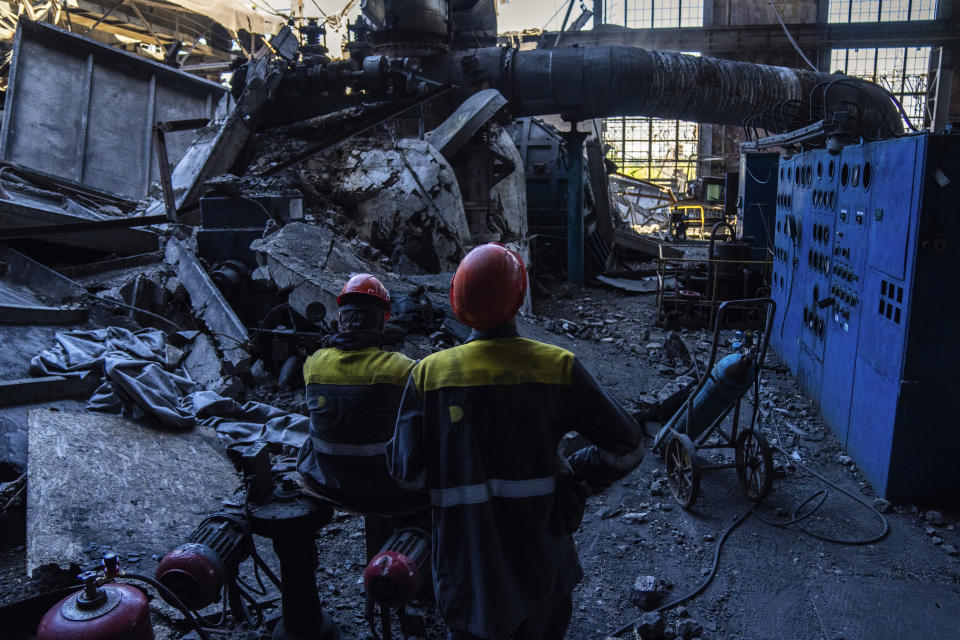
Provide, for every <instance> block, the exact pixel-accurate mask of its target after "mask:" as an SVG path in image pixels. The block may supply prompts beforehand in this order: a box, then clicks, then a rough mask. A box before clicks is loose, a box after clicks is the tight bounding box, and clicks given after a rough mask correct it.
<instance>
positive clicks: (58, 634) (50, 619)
mask: <svg viewBox="0 0 960 640" xmlns="http://www.w3.org/2000/svg"><path fill="white" fill-rule="evenodd" d="M80 580H82V581H83V590H81V591H78V592H77V593H74V594H72V595H69V596H67V597H66V598H64V599H63V600H61V601H60V602H58V603H57V604H55V605H54V606H53V607H52V608H51V609H50V610H49V611H47V613H46V614H45V615H44V616H43V619H42V620H41V621H40V626H39V627H37V640H153V626H152V625H151V624H150V607H149V605H148V603H147V597H146V596H145V595H144V594H143V592H142V591H140V590H139V589H137V588H136V587H132V586H130V585H128V584H116V583H110V584H105V585H102V586H99V587H98V586H97V574H96V573H95V572H93V571H85V572H84V573H82V574H80Z"/></svg>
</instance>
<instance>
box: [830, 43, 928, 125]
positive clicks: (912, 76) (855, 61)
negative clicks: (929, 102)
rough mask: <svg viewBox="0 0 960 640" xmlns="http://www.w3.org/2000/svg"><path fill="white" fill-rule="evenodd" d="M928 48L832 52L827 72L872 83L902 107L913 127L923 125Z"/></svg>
mask: <svg viewBox="0 0 960 640" xmlns="http://www.w3.org/2000/svg"><path fill="white" fill-rule="evenodd" d="M930 52H931V48H930V47H882V48H879V49H872V48H864V49H834V50H833V51H832V52H831V56H830V69H831V70H836V71H841V72H844V73H846V74H847V75H851V76H856V77H858V78H865V79H867V80H872V81H873V82H876V83H877V84H879V85H880V86H882V87H883V88H885V89H887V90H888V91H890V92H891V93H892V94H893V95H894V96H896V98H897V100H899V101H900V103H901V104H902V105H903V109H904V111H905V112H906V113H907V116H909V118H910V120H911V122H913V124H914V125H915V126H920V125H922V124H923V121H924V110H925V108H926V106H925V105H926V93H927V84H928V65H929V63H930Z"/></svg>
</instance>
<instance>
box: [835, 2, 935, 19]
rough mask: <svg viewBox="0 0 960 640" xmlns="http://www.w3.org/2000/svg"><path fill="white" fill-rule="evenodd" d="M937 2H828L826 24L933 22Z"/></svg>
mask: <svg viewBox="0 0 960 640" xmlns="http://www.w3.org/2000/svg"><path fill="white" fill-rule="evenodd" d="M936 12H937V0H830V6H829V8H828V10H827V22H833V23H837V22H877V21H878V20H879V21H881V22H899V21H907V20H933V19H934V18H935V17H936Z"/></svg>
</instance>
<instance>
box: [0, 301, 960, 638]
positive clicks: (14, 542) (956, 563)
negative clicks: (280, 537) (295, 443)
mask: <svg viewBox="0 0 960 640" xmlns="http://www.w3.org/2000/svg"><path fill="white" fill-rule="evenodd" d="M547 289H548V290H549V292H550V293H549V294H548V295H546V296H541V297H540V299H538V300H537V302H536V305H535V307H534V310H533V312H532V313H530V314H526V315H525V316H524V317H522V318H521V319H520V321H519V330H520V333H521V334H522V335H524V336H526V337H530V338H533V339H537V340H542V341H545V342H549V343H553V344H556V345H558V346H561V347H564V348H567V349H569V350H571V351H572V352H574V353H575V354H576V355H577V356H578V357H579V358H580V359H581V360H582V361H583V363H584V364H585V366H586V367H587V368H588V369H589V370H590V371H591V372H592V373H593V374H594V375H595V376H596V377H597V379H598V380H599V381H600V382H601V384H602V385H603V386H604V387H605V388H606V389H607V390H608V391H609V393H610V394H611V395H612V396H613V397H614V398H616V399H617V400H618V401H619V402H620V403H621V404H623V406H624V407H625V408H626V409H627V410H628V411H631V412H633V413H634V414H635V415H637V416H639V417H649V414H650V407H651V404H652V403H655V402H656V399H657V394H658V392H659V391H660V390H662V389H663V388H664V387H665V386H667V385H669V383H671V382H672V381H673V380H674V379H676V378H677V377H678V376H681V375H691V370H692V369H693V367H692V363H691V362H690V361H689V359H688V358H687V357H686V356H685V355H684V354H683V353H681V352H678V351H677V350H675V349H674V348H672V347H675V346H676V344H677V343H678V342H682V343H683V344H684V345H687V346H689V348H690V349H692V350H693V351H694V352H695V353H696V355H697V357H698V360H699V367H700V369H701V370H702V369H703V366H704V365H705V363H706V361H707V359H708V357H709V349H710V336H709V335H708V333H707V332H705V331H703V330H680V331H677V332H676V333H675V334H674V335H671V332H669V331H666V330H664V329H661V328H659V327H657V326H656V324H655V323H656V318H657V310H656V306H655V301H654V297H653V296H642V295H641V296H630V295H626V294H624V293H621V292H618V291H612V290H608V289H603V288H597V287H588V288H586V289H583V290H579V289H576V288H572V287H568V286H566V285H559V284H556V286H554V285H553V284H551V286H549V287H547ZM106 320H108V319H104V318H99V319H98V321H106ZM109 320H110V321H116V320H117V319H116V318H110V319H109ZM32 331H37V332H38V333H36V335H31V336H30V337H31V339H32V341H33V342H35V343H36V344H31V345H28V347H31V348H32V347H34V346H39V347H41V348H42V347H44V346H46V344H47V343H48V342H49V339H50V337H51V335H52V330H46V329H43V330H39V329H34V330H32ZM732 339H733V334H732V333H730V332H725V333H724V334H722V340H723V342H722V344H721V353H724V352H727V351H729V349H730V344H729V343H730V341H731V340H732ZM420 342H421V346H422V349H423V350H424V351H429V350H432V349H435V348H436V345H433V344H432V343H431V341H429V340H427V339H424V340H423V341H420ZM437 344H443V343H442V342H438V343H437ZM28 350H29V349H28ZM421 355H422V354H421ZM247 393H248V399H253V400H260V401H265V402H269V403H272V404H274V405H276V406H281V407H284V408H287V409H290V410H293V411H299V412H302V411H303V410H304V402H303V395H302V393H303V392H302V390H290V389H281V388H279V387H277V386H276V385H275V384H272V383H271V382H270V380H269V379H266V378H264V379H263V380H261V384H259V385H257V386H255V387H253V388H250V389H248V390H247ZM749 398H750V396H749V395H748V400H747V401H746V402H745V406H744V411H743V415H744V416H749V415H750V413H751V409H752V406H751V404H750V400H749ZM760 398H761V407H760V411H759V424H758V427H759V429H760V431H761V432H762V433H763V434H764V435H765V436H766V438H767V439H768V440H769V441H770V442H771V443H773V444H776V445H777V446H779V447H781V448H783V449H784V450H785V451H787V452H789V454H790V455H789V456H782V455H777V456H776V457H775V460H776V463H775V464H776V471H777V477H776V479H775V481H774V486H773V490H772V492H771V494H770V496H769V497H768V498H767V499H765V500H764V501H763V502H762V503H761V504H760V505H758V506H755V505H753V504H752V503H751V502H750V501H749V500H748V499H747V498H746V496H745V495H744V492H743V489H742V487H741V485H740V483H739V481H738V478H737V474H736V472H735V471H734V470H732V469H727V470H719V471H713V472H706V473H704V474H703V478H702V483H701V487H700V496H699V499H698V500H697V502H696V504H695V505H694V507H693V508H691V509H689V510H684V509H681V508H679V507H678V506H677V504H676V503H675V501H674V499H673V497H672V495H671V493H670V489H669V486H668V483H667V481H666V477H665V474H664V463H663V460H662V459H661V458H660V457H659V456H657V455H655V454H653V453H648V454H647V456H646V458H645V459H644V461H643V463H642V464H641V465H640V466H639V468H637V469H636V470H635V471H634V472H632V473H631V474H630V475H628V476H627V477H626V478H624V479H623V480H621V481H620V482H617V483H615V484H614V485H613V486H612V487H610V488H609V489H608V490H607V491H605V492H604V493H602V494H600V495H597V496H594V497H592V498H590V500H589V503H588V506H587V513H586V516H585V518H584V521H583V525H582V527H581V529H580V531H578V532H577V533H576V535H575V540H576V543H577V546H578V549H579V552H580V558H581V562H582V565H583V569H584V578H583V580H582V581H581V582H580V584H579V585H578V587H577V590H576V592H575V593H574V614H573V619H572V621H571V626H570V631H569V633H568V634H567V637H569V638H577V639H581V638H582V639H592V638H596V639H597V640H601V639H603V638H605V637H607V635H608V634H610V633H611V632H612V631H614V630H617V629H619V628H621V627H623V626H624V625H627V624H628V623H630V622H631V621H634V620H636V621H637V622H638V626H637V629H638V631H637V634H636V635H634V634H632V633H631V632H628V633H627V634H626V635H625V636H624V637H634V638H636V637H639V638H642V639H644V640H651V639H658V638H668V639H670V638H680V637H682V638H684V639H685V640H690V639H693V638H715V639H718V638H724V639H726V638H757V639H766V638H775V637H788V638H798V639H806V638H810V639H820V638H828V639H836V638H851V639H854V638H893V637H898V638H900V637H917V638H920V637H936V638H956V637H960V631H958V627H957V625H956V620H957V619H960V618H958V617H957V616H958V615H960V556H958V555H957V554H958V552H957V548H958V546H960V532H958V530H957V526H958V515H957V514H955V513H944V512H937V511H931V510H927V509H921V508H917V507H915V506H911V505H890V504H888V503H886V502H885V501H883V500H879V499H877V498H876V496H875V495H874V492H873V490H872V489H871V487H870V485H869V484H868V483H867V482H866V480H865V479H864V478H863V477H862V476H861V474H860V473H859V472H858V470H857V468H856V466H855V464H854V463H853V461H852V460H851V459H850V458H849V457H847V456H846V455H845V454H844V453H843V451H842V448H841V446H840V445H839V443H838V442H837V440H836V438H835V437H834V435H833V433H832V432H831V431H830V430H829V428H828V427H827V426H826V425H825V423H824V422H823V420H822V417H821V416H820V415H819V413H818V411H817V409H816V408H815V407H814V406H813V405H812V404H811V403H810V402H809V401H807V400H806V399H805V398H804V396H803V395H802V394H801V393H800V391H799V390H798V388H797V385H796V383H795V381H794V380H793V378H792V377H791V376H790V374H789V373H788V372H787V370H786V368H785V367H784V366H783V365H782V364H781V363H780V362H779V361H778V359H777V357H776V355H775V354H774V353H772V352H771V353H769V354H768V356H767V361H766V362H765V366H764V370H763V372H762V374H761V379H760ZM71 402H72V401H67V403H66V404H65V405H64V407H65V408H69V407H68V406H67V405H70V403H71ZM70 406H79V403H74V404H73V405H70ZM744 419H748V418H744ZM657 426H658V425H657V424H655V423H653V422H649V423H647V424H646V428H647V433H648V435H649V436H652V435H653V434H654V433H655V429H656V428H657ZM725 428H729V425H727V426H726V427H725ZM11 433H13V432H11ZM11 437H13V438H14V439H16V436H15V434H14V436H11ZM648 444H649V443H648ZM703 457H704V458H705V459H708V460H709V459H711V458H712V460H711V461H714V462H721V461H729V460H731V459H732V452H731V451H730V450H728V449H718V450H715V451H714V453H713V454H712V455H710V454H705V455H703ZM801 464H803V465H807V466H809V467H810V468H811V469H813V470H815V471H817V472H818V473H820V474H821V475H823V476H824V477H825V478H826V479H828V480H829V481H831V482H833V483H835V484H836V485H838V486H839V487H842V488H844V489H846V490H847V491H850V492H852V493H853V494H854V495H856V496H858V497H860V498H861V499H862V500H864V501H865V502H866V503H867V504H869V505H873V506H875V507H876V508H877V509H878V510H879V511H880V512H882V514H883V517H884V518H885V519H886V522H888V523H889V534H888V535H886V537H884V538H883V539H882V540H879V541H876V542H871V543H869V544H856V545H850V544H838V543H835V542H828V541H826V540H822V539H819V538H817V537H815V535H811V534H810V533H805V532H803V531H801V530H800V529H799V527H797V526H786V527H776V526H772V525H770V524H767V523H765V522H763V521H761V519H760V517H757V516H762V517H763V518H766V519H768V520H773V521H779V522H781V523H782V522H784V521H789V520H790V519H791V518H793V517H794V516H795V515H803V514H805V513H806V512H807V511H808V510H811V509H812V508H813V507H814V506H816V505H817V504H818V503H819V502H820V500H821V499H823V500H824V502H823V504H822V505H821V506H820V507H819V509H817V510H816V512H815V513H814V514H813V515H812V516H810V517H808V518H806V519H804V520H803V521H802V522H801V523H800V524H801V525H802V526H803V527H804V528H805V529H807V530H809V532H811V533H812V534H819V535H821V536H824V537H834V538H843V539H846V540H848V541H851V542H858V541H861V540H863V539H866V538H871V537H876V536H877V535H878V534H880V533H882V532H883V527H884V523H883V521H881V520H880V519H879V518H878V516H877V514H875V513H874V512H873V511H871V510H870V509H868V508H867V507H866V506H863V505H862V504H860V503H858V502H854V501H853V500H851V499H849V498H848V497H846V496H844V495H843V494H841V493H840V492H839V491H837V490H836V489H834V488H832V487H829V486H827V485H825V484H824V483H823V482H822V481H820V480H819V479H817V478H814V477H813V476H811V475H809V474H808V473H807V472H806V471H804V470H803V468H802V467H801V466H800V465H801ZM822 490H826V492H827V493H826V494H824V495H820V494H818V492H820V491H822ZM7 506H8V507H9V509H8V510H7V515H6V516H5V521H4V531H5V532H6V531H8V530H12V529H13V528H15V527H17V522H18V520H17V517H18V516H17V513H18V510H19V512H20V513H21V515H20V516H19V517H20V518H21V520H20V522H22V496H20V497H17V496H14V497H13V499H12V500H11V501H10V504H9V505H7ZM753 510H755V511H756V514H757V515H756V516H754V515H751V516H748V517H746V519H745V520H743V521H742V522H741V523H740V524H739V526H737V527H736V528H735V529H734V530H733V531H732V532H730V533H729V535H728V536H726V537H725V536H724V534H725V532H726V531H727V530H728V529H729V528H730V527H731V525H733V524H734V523H736V522H738V521H739V519H740V517H741V516H742V515H743V514H745V513H748V512H751V511H753ZM20 526H22V525H20ZM21 531H22V529H21ZM4 542H5V548H4V550H3V551H2V554H0V598H2V601H0V605H3V604H8V603H10V602H14V601H17V600H19V599H22V598H23V597H25V596H27V595H32V594H36V593H39V592H41V591H44V590H49V589H52V588H54V587H62V586H66V585H68V584H70V583H71V582H72V575H68V574H66V573H63V574H60V575H53V576H44V577H41V578H39V579H35V580H27V579H26V578H25V577H24V575H23V567H24V564H25V550H24V547H23V540H22V537H21V536H11V537H8V536H6V535H5V536H4ZM721 542H722V543H723V548H722V551H721V552H720V554H719V559H717V557H718V556H717V547H718V544H720V543H721ZM89 543H90V544H89V546H88V549H89V553H88V555H89V557H90V562H91V564H95V563H96V561H97V559H98V558H99V557H100V555H102V553H103V552H104V551H109V550H110V549H105V548H101V546H100V545H98V541H96V540H91V541H89ZM142 547H143V548H142V549H137V550H134V551H133V552H127V553H125V554H124V557H123V562H124V563H125V564H126V565H127V566H128V567H132V568H133V569H135V570H136V571H137V572H140V573H143V574H147V575H152V573H153V571H154V570H155V568H156V565H157V561H158V560H159V559H160V557H161V556H162V555H163V553H165V552H166V551H167V550H166V549H154V548H152V547H151V545H150V543H149V541H144V543H143V544H142ZM317 547H318V562H319V571H318V574H317V586H318V590H319V593H320V597H321V601H322V603H323V605H324V607H325V608H326V609H328V610H329V611H330V613H331V614H332V615H333V617H334V619H335V620H336V622H337V624H338V625H339V626H340V628H341V630H342V632H343V637H345V638H372V637H373V635H372V633H371V631H370V628H369V626H368V622H367V620H366V618H365V614H364V601H365V598H364V592H363V585H362V579H361V576H362V571H363V567H364V562H365V549H364V538H363V519H362V517H360V516H357V515H354V514H350V513H346V512H337V513H336V515H335V517H334V519H333V521H332V522H331V523H330V524H328V525H327V526H326V527H324V529H323V530H322V531H321V532H320V533H319V536H318V545H317ZM258 548H259V549H260V551H261V553H262V555H263V556H264V557H265V558H266V559H267V562H268V563H269V564H270V565H271V566H273V567H276V566H277V565H276V559H275V556H274V555H273V553H272V550H271V549H270V545H269V543H268V542H267V541H263V540H261V541H259V542H258ZM714 563H716V565H717V566H716V572H715V575H714V574H712V573H711V568H712V567H713V566H714ZM241 576H243V577H244V579H245V581H246V582H247V583H248V584H251V585H256V584H257V581H256V579H255V577H254V576H253V574H252V564H251V563H250V562H249V561H248V562H247V563H245V564H244V565H243V567H242V569H241ZM710 578H712V581H711V582H710V584H709V585H708V586H707V587H706V588H705V589H704V590H703V592H702V593H700V594H699V595H698V596H696V597H694V598H693V599H691V600H690V601H688V602H685V603H684V604H683V605H681V606H678V607H675V608H673V609H671V610H670V611H669V612H667V613H665V614H662V615H661V614H657V613H653V610H654V609H656V608H657V607H658V606H660V605H662V604H665V603H669V602H671V601H673V600H675V599H677V598H679V597H681V596H683V595H685V594H688V593H690V592H691V591H693V590H694V589H695V588H697V587H698V586H699V585H701V584H702V583H703V582H705V581H706V580H708V579H710ZM266 586H267V588H266V589H265V590H264V591H265V593H264V594H263V595H262V596H259V599H260V600H261V601H265V602H266V603H267V605H266V610H265V612H266V614H267V615H268V616H269V615H277V614H278V613H279V602H278V592H277V590H276V589H275V588H273V587H272V586H270V584H269V582H267V583H266ZM152 610H153V614H154V621H155V631H156V635H157V637H158V638H164V639H165V638H170V639H173V638H180V637H183V636H184V634H185V633H188V632H189V629H188V627H186V626H185V625H184V624H183V623H182V620H180V616H178V615H177V614H176V613H175V612H174V611H173V610H171V609H170V608H169V607H167V606H166V605H165V604H163V603H161V602H160V601H159V600H158V599H154V600H153V602H152ZM204 613H209V614H211V615H215V613H216V607H213V608H211V609H210V610H209V611H204ZM421 613H427V614H428V624H427V627H428V634H427V635H428V637H430V638H442V637H444V635H443V631H442V627H441V625H440V623H439V622H438V621H437V618H436V616H435V615H434V614H433V612H431V611H426V612H423V611H421ZM188 637H189V636H188ZM223 637H226V636H223ZM233 637H235V638H255V637H257V636H256V634H255V633H254V632H249V633H248V632H243V633H238V634H235V635H234V636H233Z"/></svg>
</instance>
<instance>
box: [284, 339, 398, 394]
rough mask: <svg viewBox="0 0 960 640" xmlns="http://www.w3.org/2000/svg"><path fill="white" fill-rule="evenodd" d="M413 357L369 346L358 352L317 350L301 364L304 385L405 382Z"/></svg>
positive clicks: (335, 349)
mask: <svg viewBox="0 0 960 640" xmlns="http://www.w3.org/2000/svg"><path fill="white" fill-rule="evenodd" d="M412 368H413V360H411V359H410V358H408V357H407V356H405V355H403V354H402V353H394V352H390V351H382V350H381V349H380V348H378V347H368V348H366V349H361V350H359V351H341V350H340V349H337V348H329V349H320V350H319V351H317V352H316V353H314V354H313V355H312V356H310V357H309V358H307V361H306V362H305V363H304V365H303V379H304V382H305V383H306V384H332V385H369V384H392V385H395V386H398V387H402V386H404V385H405V384H406V383H407V378H408V377H409V376H410V370H411V369H412Z"/></svg>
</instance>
